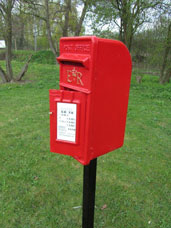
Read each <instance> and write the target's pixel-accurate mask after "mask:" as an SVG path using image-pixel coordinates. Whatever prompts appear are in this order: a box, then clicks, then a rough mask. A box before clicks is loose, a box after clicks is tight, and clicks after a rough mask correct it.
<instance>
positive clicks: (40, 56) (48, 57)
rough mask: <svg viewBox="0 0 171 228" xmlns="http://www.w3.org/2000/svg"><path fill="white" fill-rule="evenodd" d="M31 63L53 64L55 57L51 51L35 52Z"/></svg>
mask: <svg viewBox="0 0 171 228" xmlns="http://www.w3.org/2000/svg"><path fill="white" fill-rule="evenodd" d="M31 61H32V62H36V63H44V64H55V57H54V54H53V53H52V51H50V50H49V51H37V52H35V54H34V55H33V57H32V60H31Z"/></svg>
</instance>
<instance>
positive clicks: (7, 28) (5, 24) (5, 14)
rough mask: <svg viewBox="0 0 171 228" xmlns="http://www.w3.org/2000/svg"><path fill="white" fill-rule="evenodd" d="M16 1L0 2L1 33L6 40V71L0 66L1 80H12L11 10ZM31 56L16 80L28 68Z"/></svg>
mask: <svg viewBox="0 0 171 228" xmlns="http://www.w3.org/2000/svg"><path fill="white" fill-rule="evenodd" d="M16 3H17V1H16V0H2V1H1V2H0V14H1V17H2V25H1V27H2V34H3V37H4V39H5V42H6V53H5V56H6V58H5V60H6V72H5V71H4V70H3V68H2V67H1V66H0V76H1V78H2V81H3V82H10V81H13V80H14V77H13V70H12V65H11V61H12V10H13V8H14V5H15V4H16ZM30 59H31V57H30V58H29V60H28V62H27V63H26V65H25V66H24V67H23V69H22V71H21V72H20V74H19V76H18V78H17V80H21V78H22V77H23V76H24V74H25V72H26V71H27V68H28V63H29V62H30Z"/></svg>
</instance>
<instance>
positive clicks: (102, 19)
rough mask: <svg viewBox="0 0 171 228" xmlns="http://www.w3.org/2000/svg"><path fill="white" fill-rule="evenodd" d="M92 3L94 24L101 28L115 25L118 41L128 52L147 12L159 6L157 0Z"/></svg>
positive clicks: (118, 0)
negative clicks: (122, 43) (117, 30)
mask: <svg viewBox="0 0 171 228" xmlns="http://www.w3.org/2000/svg"><path fill="white" fill-rule="evenodd" d="M93 2H94V4H93V5H94V7H93V8H92V12H93V17H94V16H95V19H96V20H95V23H99V24H100V25H102V26H104V25H106V24H108V25H112V26H113V27H114V25H116V26H117V27H118V29H119V39H120V40H121V41H122V42H124V43H125V44H126V45H127V47H128V49H129V50H131V47H132V40H133V36H134V34H135V33H136V31H137V29H138V28H139V27H140V26H141V25H142V24H143V23H144V22H146V21H147V19H148V16H147V15H148V14H147V13H148V10H149V9H152V8H154V7H156V6H157V5H158V4H160V1H157V0H153V1H152V0H107V1H103V0H94V1H93ZM96 26H97V25H96Z"/></svg>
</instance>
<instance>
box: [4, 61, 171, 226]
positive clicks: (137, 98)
mask: <svg viewBox="0 0 171 228" xmlns="http://www.w3.org/2000/svg"><path fill="white" fill-rule="evenodd" d="M1 64H2V62H1ZM13 65H14V68H15V72H18V71H19V69H20V68H21V65H22V64H21V63H19V62H13ZM25 79H27V80H31V82H28V83H25V84H16V83H10V84H4V85H2V84H1V85H0V228H8V227H10V228H45V227H46V228H77V227H78V228H79V227H80V228H81V219H82V210H81V208H77V209H74V208H73V207H76V206H80V205H81V204H82V174H83V173H82V171H83V166H82V165H81V164H79V163H78V162H77V161H76V160H74V159H73V158H71V157H67V156H63V155H59V154H54V153H50V152H49V114H48V112H49V91H48V90H49V89H50V88H51V89H53V88H54V89H55V88H58V81H59V70H58V68H57V66H55V65H45V64H44V65H41V64H35V63H31V64H30V67H29V70H28V73H27V75H26V77H25ZM170 99H171V84H168V85H159V84H158V78H157V77H154V76H153V77H151V76H149V75H145V76H144V77H143V82H142V84H137V83H136V81H135V77H134V75H133V77H132V84H131V90H130V100H129V109H128V118H127V128H126V135H125V144H124V146H123V148H121V149H119V150H116V151H114V152H112V153H109V154H107V155H105V156H102V157H100V158H98V168H97V188H96V208H95V228H100V227H102V228H146V227H149V228H170V227H171V217H170V214H171V206H170V205H171V202H169V200H170V199H169V195H170V190H171V182H170V180H171V175H170V171H171V164H170V152H171V102H170ZM104 205H106V208H105V209H102V207H103V206H104Z"/></svg>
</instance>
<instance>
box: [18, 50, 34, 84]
mask: <svg viewBox="0 0 171 228" xmlns="http://www.w3.org/2000/svg"><path fill="white" fill-rule="evenodd" d="M32 56H33V55H32V54H31V55H30V57H29V59H28V61H27V63H26V64H25V65H24V67H23V69H22V70H21V72H20V73H19V75H18V78H17V81H21V79H22V78H23V76H24V75H25V73H26V72H27V70H28V65H29V62H30V61H31V58H32Z"/></svg>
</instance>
